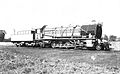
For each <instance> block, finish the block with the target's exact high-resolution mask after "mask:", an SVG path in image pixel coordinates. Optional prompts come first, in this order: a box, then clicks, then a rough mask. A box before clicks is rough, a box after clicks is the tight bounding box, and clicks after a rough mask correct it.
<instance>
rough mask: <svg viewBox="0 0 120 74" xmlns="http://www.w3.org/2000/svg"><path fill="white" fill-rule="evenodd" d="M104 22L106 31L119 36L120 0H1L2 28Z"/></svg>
mask: <svg viewBox="0 0 120 74" xmlns="http://www.w3.org/2000/svg"><path fill="white" fill-rule="evenodd" d="M92 20H96V22H103V34H107V35H116V36H119V37H120V33H119V32H120V27H119V25H120V0H0V29H2V30H5V31H6V32H7V34H6V38H7V37H8V38H9V37H10V36H11V34H13V33H14V29H15V31H20V30H30V29H32V28H40V27H42V26H43V25H48V26H49V27H58V26H68V25H69V24H71V25H86V24H89V23H91V21H92Z"/></svg>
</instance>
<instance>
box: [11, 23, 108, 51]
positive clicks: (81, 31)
mask: <svg viewBox="0 0 120 74" xmlns="http://www.w3.org/2000/svg"><path fill="white" fill-rule="evenodd" d="M101 36H102V23H97V24H96V23H95V24H91V25H82V26H80V25H76V26H71V25H70V26H68V27H63V26H61V27H54V28H48V26H47V25H44V26H43V27H42V28H37V29H34V30H25V31H18V32H17V34H14V35H12V37H11V41H12V42H13V43H14V44H15V45H16V46H17V47H18V46H20V47H22V46H26V47H29V46H32V47H42V48H45V47H51V48H67V49H68V48H74V49H77V48H79V49H88V48H92V49H96V50H108V49H109V43H108V42H103V41H102V37H101Z"/></svg>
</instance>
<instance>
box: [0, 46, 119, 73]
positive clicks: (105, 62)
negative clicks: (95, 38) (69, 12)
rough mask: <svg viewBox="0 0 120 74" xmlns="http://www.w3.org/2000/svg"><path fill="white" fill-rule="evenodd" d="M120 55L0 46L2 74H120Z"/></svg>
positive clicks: (105, 52) (93, 51) (102, 52)
mask: <svg viewBox="0 0 120 74" xmlns="http://www.w3.org/2000/svg"><path fill="white" fill-rule="evenodd" d="M119 61H120V52H119V51H117V52H115V51H95V50H81V49H78V50H73V49H69V50H66V49H51V48H32V47H15V46H11V45H9V46H5V45H4V46H3V45H2V46H0V74H120V63H119Z"/></svg>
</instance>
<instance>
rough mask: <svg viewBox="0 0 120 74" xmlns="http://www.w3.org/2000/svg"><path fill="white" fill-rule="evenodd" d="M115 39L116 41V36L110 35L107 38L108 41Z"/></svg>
mask: <svg viewBox="0 0 120 74" xmlns="http://www.w3.org/2000/svg"><path fill="white" fill-rule="evenodd" d="M116 39H117V36H114V35H110V37H109V40H110V41H116Z"/></svg>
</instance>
